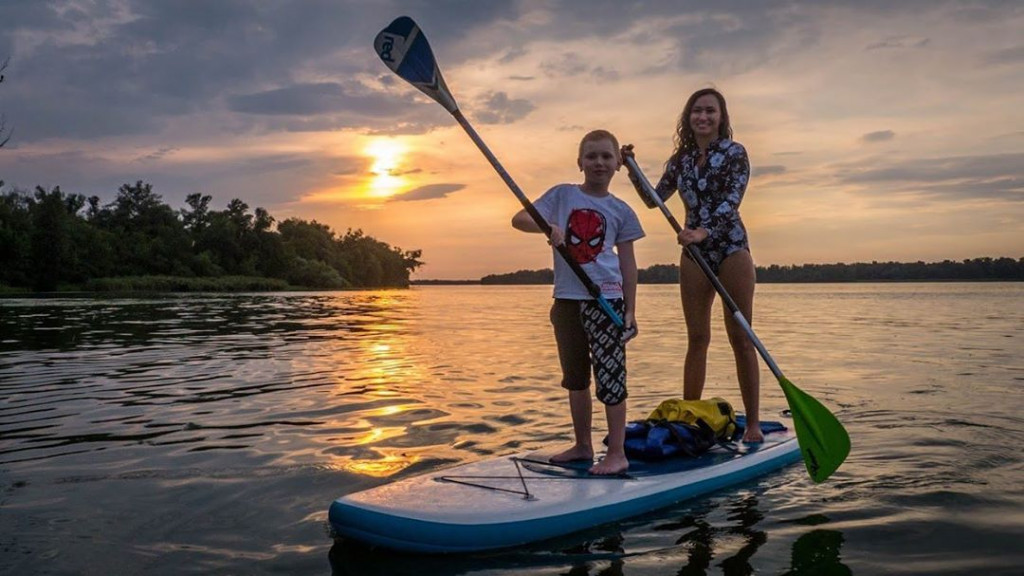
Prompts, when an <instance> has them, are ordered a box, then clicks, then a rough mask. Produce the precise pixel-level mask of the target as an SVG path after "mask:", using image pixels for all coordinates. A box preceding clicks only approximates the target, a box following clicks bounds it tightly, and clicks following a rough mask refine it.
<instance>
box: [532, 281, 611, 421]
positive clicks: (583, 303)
mask: <svg viewBox="0 0 1024 576" xmlns="http://www.w3.org/2000/svg"><path fill="white" fill-rule="evenodd" d="M608 303H609V304H611V306H612V308H613V309H614V310H615V311H616V313H618V314H619V316H620V317H621V316H622V315H623V314H624V313H625V309H626V305H625V302H624V301H623V300H622V299H621V298H617V299H614V300H609V301H608ZM551 325H552V326H554V329H555V342H556V343H557V344H558V360H559V362H560V363H561V365H562V387H563V388H565V389H567V390H585V389H586V388H587V387H588V386H590V372H591V371H593V373H594V381H595V382H596V383H597V390H596V396H597V399H598V400H600V401H601V403H603V404H606V405H609V406H614V405H616V404H619V403H621V402H622V401H623V400H625V399H626V396H627V393H626V345H625V344H624V343H623V342H622V329H621V328H619V327H618V326H616V325H615V323H614V322H612V319H611V318H609V317H608V315H607V314H606V313H605V311H604V310H602V309H601V307H600V305H598V304H597V302H596V301H594V300H566V299H562V298H556V299H555V301H554V303H553V304H552V305H551Z"/></svg>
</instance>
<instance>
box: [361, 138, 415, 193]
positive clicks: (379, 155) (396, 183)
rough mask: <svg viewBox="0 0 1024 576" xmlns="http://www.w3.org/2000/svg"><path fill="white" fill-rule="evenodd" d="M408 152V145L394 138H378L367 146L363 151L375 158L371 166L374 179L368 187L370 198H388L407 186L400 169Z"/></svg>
mask: <svg viewBox="0 0 1024 576" xmlns="http://www.w3.org/2000/svg"><path fill="white" fill-rule="evenodd" d="M406 150H407V147H406V145H405V144H403V143H402V142H400V141H398V140H396V139H394V138H376V139H374V140H372V141H371V142H370V143H369V144H367V145H366V148H365V149H364V150H363V151H364V152H365V153H366V154H367V155H368V156H371V157H372V158H373V164H372V165H371V166H370V173H371V174H373V179H372V180H370V182H369V184H367V187H366V188H367V195H368V196H370V197H372V198H388V197H390V196H394V195H395V194H396V193H397V192H398V191H399V190H400V189H401V188H402V187H403V186H405V178H403V177H402V176H401V175H400V172H399V169H398V168H399V166H400V165H401V161H402V158H403V157H404V156H405V152H406Z"/></svg>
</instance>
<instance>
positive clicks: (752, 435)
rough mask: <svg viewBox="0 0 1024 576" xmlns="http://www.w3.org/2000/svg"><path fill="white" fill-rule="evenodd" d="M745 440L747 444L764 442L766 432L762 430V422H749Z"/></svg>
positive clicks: (744, 434)
mask: <svg viewBox="0 0 1024 576" xmlns="http://www.w3.org/2000/svg"><path fill="white" fill-rule="evenodd" d="M743 442H745V443H747V444H760V443H761V442H764V434H763V433H762V432H761V423H760V422H754V423H753V425H751V423H750V422H747V429H746V430H744V431H743Z"/></svg>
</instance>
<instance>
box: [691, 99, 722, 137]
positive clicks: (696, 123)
mask: <svg viewBox="0 0 1024 576" xmlns="http://www.w3.org/2000/svg"><path fill="white" fill-rule="evenodd" d="M721 122H722V110H721V109H720V108H719V106H718V98H715V95H714V94H705V95H703V96H701V97H700V98H697V101H696V102H694V103H693V108H692V109H690V130H693V135H694V136H696V137H697V138H699V139H714V138H717V137H718V126H719V124H721Z"/></svg>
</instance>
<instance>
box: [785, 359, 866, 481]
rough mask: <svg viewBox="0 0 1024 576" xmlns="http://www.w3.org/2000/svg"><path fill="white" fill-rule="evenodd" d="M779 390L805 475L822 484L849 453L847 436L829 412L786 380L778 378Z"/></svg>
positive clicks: (848, 436) (848, 438)
mask: <svg viewBox="0 0 1024 576" xmlns="http://www.w3.org/2000/svg"><path fill="white" fill-rule="evenodd" d="M779 386H782V392H783V393H784V394H785V395H786V401H787V402H789V410H790V412H791V413H792V414H793V424H794V425H795V426H796V438H797V442H798V443H799V444H800V452H801V453H802V454H803V456H804V464H806V465H807V473H808V474H810V475H811V480H814V481H815V482H824V481H825V479H826V478H828V477H829V476H831V475H832V473H833V472H835V471H836V469H837V468H839V465H840V464H842V463H843V460H846V456H847V454H849V453H850V435H849V434H847V433H846V428H843V425H842V424H841V423H840V422H839V420H837V419H836V417H835V416H833V415H832V413H831V412H829V410H828V408H825V406H823V405H822V404H821V402H818V401H817V400H816V399H815V398H814V397H813V396H811V395H810V394H807V393H806V392H804V391H803V390H801V389H799V388H797V387H796V385H794V384H793V383H792V382H790V381H789V380H787V379H786V377H785V376H782V377H780V378H779Z"/></svg>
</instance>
